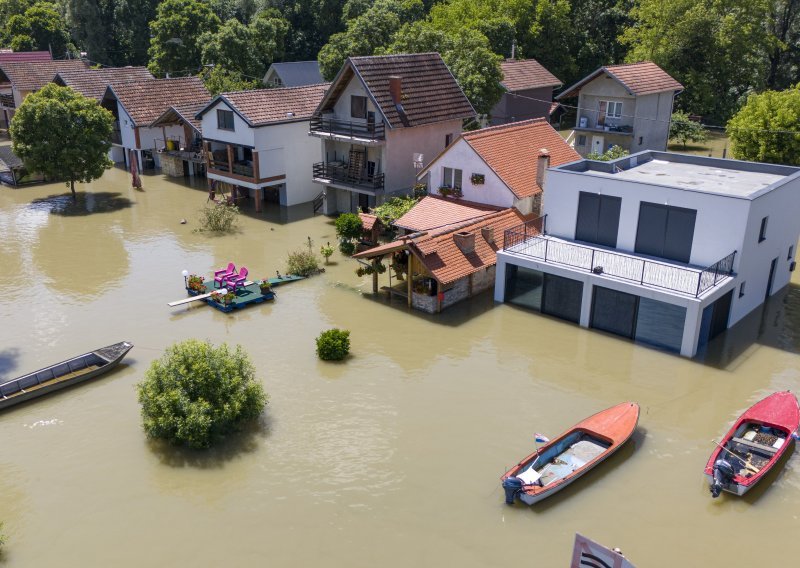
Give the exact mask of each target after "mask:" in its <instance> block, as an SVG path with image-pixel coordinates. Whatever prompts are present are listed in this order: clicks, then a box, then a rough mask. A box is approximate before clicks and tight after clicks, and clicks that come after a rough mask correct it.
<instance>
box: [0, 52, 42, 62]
mask: <svg viewBox="0 0 800 568" xmlns="http://www.w3.org/2000/svg"><path fill="white" fill-rule="evenodd" d="M52 60H53V57H52V56H51V55H50V52H49V51H0V63H5V62H11V61H52Z"/></svg>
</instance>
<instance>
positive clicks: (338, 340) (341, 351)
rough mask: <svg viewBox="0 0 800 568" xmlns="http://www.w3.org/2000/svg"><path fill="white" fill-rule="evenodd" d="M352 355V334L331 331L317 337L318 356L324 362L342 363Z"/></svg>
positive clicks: (344, 331)
mask: <svg viewBox="0 0 800 568" xmlns="http://www.w3.org/2000/svg"><path fill="white" fill-rule="evenodd" d="M348 353H350V332H349V331H347V330H346V329H336V328H334V329H329V330H328V331H323V332H322V333H321V334H320V335H319V337H317V355H318V356H319V358H320V359H322V360H323V361H341V360H342V359H344V358H345V357H347V354H348Z"/></svg>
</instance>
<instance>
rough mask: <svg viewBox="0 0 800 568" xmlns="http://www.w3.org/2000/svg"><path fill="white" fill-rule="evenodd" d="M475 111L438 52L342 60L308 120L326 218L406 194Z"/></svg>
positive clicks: (315, 171)
mask: <svg viewBox="0 0 800 568" xmlns="http://www.w3.org/2000/svg"><path fill="white" fill-rule="evenodd" d="M474 116H475V110H474V109H473V108H472V105H471V104H470V103H469V101H468V100H467V98H466V97H465V96H464V93H463V92H462V91H461V88H460V87H459V86H458V83H456V80H455V79H454V78H453V75H452V74H451V73H450V70H449V69H448V68H447V65H445V63H444V61H443V60H442V58H441V56H440V55H439V54H438V53H415V54H404V55H386V56H370V57H350V58H348V59H347V61H346V62H345V64H344V65H343V66H342V69H341V70H340V71H339V73H338V75H337V76H336V78H335V79H334V80H333V83H331V87H330V89H329V90H328V92H327V93H326V94H325V97H324V98H323V99H322V102H321V103H320V105H319V107H318V108H317V110H316V112H315V113H314V116H313V117H312V119H311V128H310V132H309V134H310V135H311V136H314V137H316V138H317V139H319V140H318V141H317V144H318V152H319V153H318V155H319V156H320V157H321V161H318V162H317V163H316V164H314V166H313V178H314V182H316V183H318V184H319V186H320V189H321V190H322V191H323V192H324V208H325V213H326V214H334V213H338V212H354V211H358V210H365V209H368V208H370V207H374V206H376V205H379V204H380V203H382V202H383V200H384V197H385V196H386V195H389V194H392V193H397V194H399V193H408V192H410V191H411V189H412V188H413V186H414V184H415V183H416V174H417V172H418V171H419V169H421V168H422V167H423V166H424V165H425V162H426V161H429V160H430V159H431V158H433V157H434V156H436V155H437V154H439V152H441V151H442V150H444V149H445V148H446V147H447V146H449V145H450V143H451V142H452V141H453V140H455V139H456V137H457V136H458V135H459V134H460V133H461V128H462V124H463V121H464V119H466V118H472V117H474Z"/></svg>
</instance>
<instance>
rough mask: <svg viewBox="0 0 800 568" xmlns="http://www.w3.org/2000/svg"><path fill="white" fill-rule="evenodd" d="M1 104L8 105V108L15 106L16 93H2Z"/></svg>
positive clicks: (0, 96) (0, 95)
mask: <svg viewBox="0 0 800 568" xmlns="http://www.w3.org/2000/svg"><path fill="white" fill-rule="evenodd" d="M0 106H3V107H6V108H15V107H14V95H10V94H6V93H3V94H0Z"/></svg>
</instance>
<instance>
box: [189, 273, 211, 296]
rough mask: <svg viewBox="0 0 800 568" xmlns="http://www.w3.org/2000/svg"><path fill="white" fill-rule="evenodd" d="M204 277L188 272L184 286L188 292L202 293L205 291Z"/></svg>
mask: <svg viewBox="0 0 800 568" xmlns="http://www.w3.org/2000/svg"><path fill="white" fill-rule="evenodd" d="M204 280H205V278H203V277H202V276H198V275H196V274H190V275H189V278H188V279H187V281H186V286H187V288H188V289H189V292H190V293H191V292H194V293H195V294H203V293H204V292H205V291H206V285H205V283H204Z"/></svg>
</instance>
